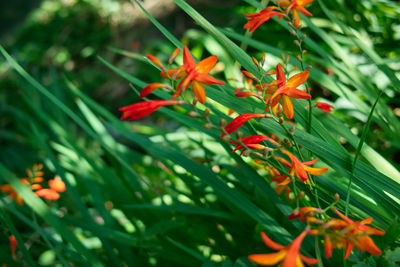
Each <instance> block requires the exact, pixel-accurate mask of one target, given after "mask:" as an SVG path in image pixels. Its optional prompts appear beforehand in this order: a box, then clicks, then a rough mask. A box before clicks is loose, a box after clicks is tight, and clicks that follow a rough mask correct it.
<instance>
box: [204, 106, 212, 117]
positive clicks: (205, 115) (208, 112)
mask: <svg viewBox="0 0 400 267" xmlns="http://www.w3.org/2000/svg"><path fill="white" fill-rule="evenodd" d="M210 112H211V111H210V109H209V108H206V109H205V110H204V113H203V117H204V118H208V117H209V116H210Z"/></svg>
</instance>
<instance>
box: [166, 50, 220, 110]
mask: <svg viewBox="0 0 400 267" xmlns="http://www.w3.org/2000/svg"><path fill="white" fill-rule="evenodd" d="M217 60H218V57H217V56H211V57H208V58H206V59H203V60H202V61H200V62H199V63H197V64H196V61H195V60H194V58H193V56H192V55H191V54H190V51H189V49H188V48H187V47H186V46H185V47H184V48H183V65H182V66H180V67H178V68H175V69H170V70H168V71H167V72H162V73H161V75H162V76H163V77H166V78H172V79H174V80H175V79H181V78H182V80H181V81H180V82H179V84H178V86H177V88H176V92H175V94H174V95H173V97H172V98H173V99H175V98H176V97H178V96H179V95H180V94H181V93H182V92H183V91H185V90H186V89H188V88H189V86H190V85H192V91H193V94H194V95H195V97H196V98H197V99H198V100H199V101H200V103H203V104H204V102H205V101H206V92H205V89H204V86H203V84H221V85H223V84H225V82H223V81H220V80H217V79H215V78H213V77H211V76H210V75H208V73H209V72H210V71H211V70H212V69H213V68H214V66H215V64H216V63H217Z"/></svg>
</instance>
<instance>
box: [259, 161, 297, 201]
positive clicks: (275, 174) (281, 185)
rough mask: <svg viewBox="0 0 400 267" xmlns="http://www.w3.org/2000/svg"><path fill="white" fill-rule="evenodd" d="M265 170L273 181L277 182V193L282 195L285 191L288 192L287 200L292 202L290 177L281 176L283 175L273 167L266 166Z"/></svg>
mask: <svg viewBox="0 0 400 267" xmlns="http://www.w3.org/2000/svg"><path fill="white" fill-rule="evenodd" d="M265 170H266V171H267V172H268V173H269V175H270V177H269V179H271V181H274V182H276V183H277V184H276V185H277V187H276V188H275V192H276V193H277V194H278V195H280V194H282V192H283V191H285V192H286V198H287V199H288V200H290V201H291V198H290V192H291V191H292V190H291V189H290V186H289V183H290V182H291V181H292V180H291V179H290V177H288V176H286V175H281V173H280V172H279V171H278V170H277V169H276V168H274V167H272V166H265Z"/></svg>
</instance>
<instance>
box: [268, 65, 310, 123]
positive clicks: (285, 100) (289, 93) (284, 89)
mask: <svg viewBox="0 0 400 267" xmlns="http://www.w3.org/2000/svg"><path fill="white" fill-rule="evenodd" d="M308 75H309V73H308V71H303V72H301V73H298V74H296V75H294V76H292V77H291V78H289V80H288V81H287V82H286V77H285V74H284V72H283V70H282V68H281V66H280V65H279V64H278V65H277V66H276V82H277V83H278V86H277V88H276V91H275V92H274V93H273V95H272V96H271V97H270V98H269V102H270V103H271V107H272V108H274V107H275V106H276V105H277V104H278V103H279V101H280V100H281V99H282V107H283V113H284V114H285V115H286V117H287V118H288V119H291V118H293V115H294V109H293V103H292V100H291V99H290V98H291V97H292V98H296V99H309V98H311V95H309V94H307V93H306V92H304V91H302V90H299V89H297V88H296V87H298V86H299V85H301V84H302V83H304V82H305V81H306V80H307V79H308ZM274 89H275V88H274V87H272V88H271V90H274Z"/></svg>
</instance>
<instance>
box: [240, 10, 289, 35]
mask: <svg viewBox="0 0 400 267" xmlns="http://www.w3.org/2000/svg"><path fill="white" fill-rule="evenodd" d="M276 9H277V7H275V6H269V7H267V8H264V9H263V10H261V11H260V12H259V13H255V14H245V16H246V17H247V18H248V20H249V21H248V22H247V23H246V24H245V25H244V26H243V28H245V29H249V31H250V32H254V31H255V30H256V29H257V28H258V27H259V26H260V25H261V24H263V23H265V22H267V21H268V20H270V19H271V18H272V17H273V16H279V17H278V19H281V18H282V16H283V14H282V13H281V12H278V11H275V10H276Z"/></svg>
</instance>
